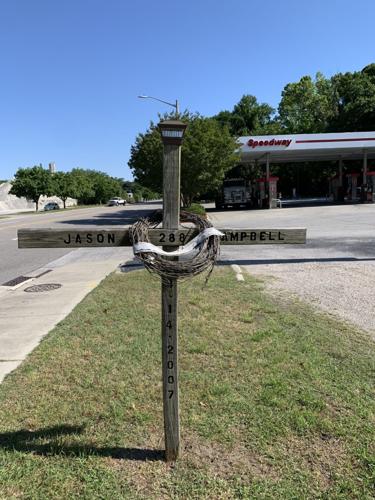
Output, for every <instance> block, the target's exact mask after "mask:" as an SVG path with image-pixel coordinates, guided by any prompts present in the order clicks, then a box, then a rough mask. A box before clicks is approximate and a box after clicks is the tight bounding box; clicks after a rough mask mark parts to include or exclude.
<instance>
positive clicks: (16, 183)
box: [10, 165, 53, 211]
mask: <svg viewBox="0 0 375 500" xmlns="http://www.w3.org/2000/svg"><path fill="white" fill-rule="evenodd" d="M52 193H53V182H52V176H51V173H50V171H49V170H45V169H44V168H43V167H42V166H41V165H39V166H34V167H31V168H19V169H18V170H17V172H16V174H15V176H14V180H13V181H12V189H11V190H10V194H14V195H15V196H18V197H22V196H23V197H25V198H26V199H28V200H32V201H33V202H34V203H35V209H36V211H37V210H38V203H39V198H40V197H41V196H42V195H45V196H50V195H51V194H52Z"/></svg>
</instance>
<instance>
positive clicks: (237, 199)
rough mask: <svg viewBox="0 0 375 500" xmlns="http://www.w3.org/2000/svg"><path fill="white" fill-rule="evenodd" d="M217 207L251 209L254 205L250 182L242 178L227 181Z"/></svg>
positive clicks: (216, 203) (218, 198) (217, 199)
mask: <svg viewBox="0 0 375 500" xmlns="http://www.w3.org/2000/svg"><path fill="white" fill-rule="evenodd" d="M215 205H216V208H228V207H233V208H235V207H246V208H251V207H252V206H253V203H252V197H251V188H250V186H249V184H248V182H247V181H246V180H245V179H242V178H233V179H225V180H224V182H223V186H222V188H221V192H220V194H219V196H218V197H217V198H216V200H215Z"/></svg>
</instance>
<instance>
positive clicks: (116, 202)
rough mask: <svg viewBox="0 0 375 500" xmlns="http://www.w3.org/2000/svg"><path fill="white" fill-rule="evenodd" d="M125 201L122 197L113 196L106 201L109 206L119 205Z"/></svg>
mask: <svg viewBox="0 0 375 500" xmlns="http://www.w3.org/2000/svg"><path fill="white" fill-rule="evenodd" d="M125 204H126V201H125V200H123V199H122V198H119V197H117V196H115V197H114V198H111V199H110V200H109V202H108V206H109V207H118V206H119V205H125Z"/></svg>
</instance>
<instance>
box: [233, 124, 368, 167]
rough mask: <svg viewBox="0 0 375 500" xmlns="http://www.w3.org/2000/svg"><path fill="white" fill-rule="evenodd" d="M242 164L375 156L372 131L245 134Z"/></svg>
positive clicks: (242, 141) (241, 138)
mask: <svg viewBox="0 0 375 500" xmlns="http://www.w3.org/2000/svg"><path fill="white" fill-rule="evenodd" d="M238 143H239V151H240V155H241V163H252V162H257V163H258V164H262V163H268V162H270V163H271V162H272V163H294V162H306V161H330V160H340V159H341V160H361V159H363V158H364V156H365V157H366V158H368V159H370V158H375V132H344V133H340V134H337V133H330V134H296V135H292V134H287V135H259V136H244V137H240V138H239V139H238Z"/></svg>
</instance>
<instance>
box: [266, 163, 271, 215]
mask: <svg viewBox="0 0 375 500" xmlns="http://www.w3.org/2000/svg"><path fill="white" fill-rule="evenodd" d="M265 187H266V196H267V208H271V191H270V154H269V153H267V154H266V186H265Z"/></svg>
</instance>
